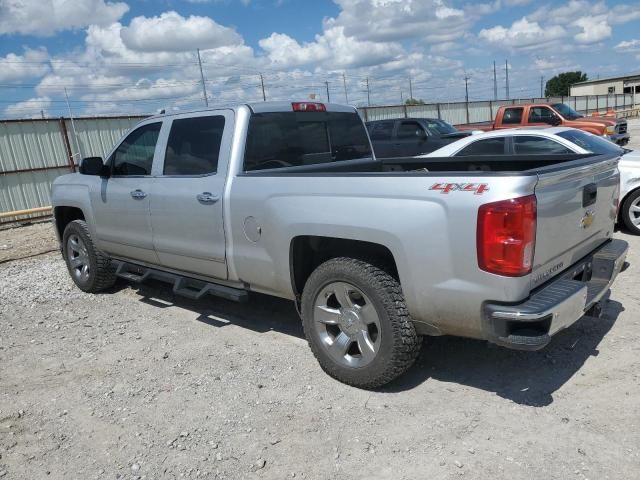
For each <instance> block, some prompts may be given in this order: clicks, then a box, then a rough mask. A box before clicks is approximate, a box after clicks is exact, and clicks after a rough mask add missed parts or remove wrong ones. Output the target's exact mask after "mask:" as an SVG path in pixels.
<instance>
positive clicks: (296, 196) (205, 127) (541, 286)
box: [52, 102, 627, 388]
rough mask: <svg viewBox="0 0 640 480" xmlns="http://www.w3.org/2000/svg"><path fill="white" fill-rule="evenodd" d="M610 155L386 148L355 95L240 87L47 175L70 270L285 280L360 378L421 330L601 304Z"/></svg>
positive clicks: (497, 327)
mask: <svg viewBox="0 0 640 480" xmlns="http://www.w3.org/2000/svg"><path fill="white" fill-rule="evenodd" d="M617 161H618V158H617V157H615V156H606V155H605V156H594V155H565V156H554V157H553V158H552V159H547V158H542V157H541V156H535V158H531V159H523V158H522V157H518V158H517V159H513V158H510V157H508V156H503V157H501V158H496V159H495V160H494V159H491V158H489V159H487V158H486V157H485V158H474V157H465V158H462V159H452V158H418V159H416V158H395V159H390V160H385V161H383V160H378V159H376V158H375V156H374V154H373V153H372V149H371V144H370V141H369V138H368V136H367V132H366V129H365V126H364V124H363V123H362V121H361V119H360V117H359V116H358V114H357V112H356V110H355V109H354V108H353V107H347V106H341V105H334V104H320V103H308V102H293V103H289V102H274V103H268V102H264V103H252V104H246V105H238V106H236V107H233V108H225V109H213V110H202V111H196V112H190V113H180V114H170V115H169V114H167V115H160V116H155V117H151V118H148V119H145V120H144V121H142V122H141V123H140V124H138V126H136V127H135V128H134V129H133V130H132V131H131V132H130V133H128V134H127V135H126V136H125V137H124V139H123V140H122V141H121V142H120V143H119V144H118V145H117V146H116V147H115V148H114V149H113V151H112V152H110V153H109V154H108V156H107V158H106V160H105V161H103V159H102V158H97V157H93V158H86V159H84V160H83V161H82V162H81V166H80V172H79V173H74V174H69V175H65V176H61V177H58V178H57V179H56V180H55V182H54V184H53V189H52V198H53V206H54V214H55V220H54V224H55V228H56V232H57V234H58V236H59V239H60V242H61V251H62V254H63V257H64V259H65V261H66V263H67V267H68V270H69V273H70V275H71V278H72V279H73V281H74V282H75V284H76V285H77V286H78V287H79V288H80V289H82V290H84V291H86V292H97V291H100V290H105V289H108V288H109V287H111V286H112V285H113V284H114V282H115V281H116V278H118V277H121V278H125V279H127V280H129V281H134V282H140V281H144V280H145V279H148V278H156V279H160V280H164V281H168V282H171V283H172V284H173V289H174V292H175V293H176V294H179V295H185V296H188V297H191V298H200V297H202V296H203V295H205V294H212V295H217V296H220V297H223V298H226V299H229V300H235V301H245V300H247V297H248V293H249V292H261V293H264V294H269V295H275V296H278V297H282V298H285V299H290V300H292V301H294V302H295V304H296V306H297V307H298V309H299V312H300V315H301V318H302V323H303V326H304V332H305V335H306V338H307V340H308V342H309V345H310V347H311V350H312V351H313V353H314V354H315V356H316V358H317V359H318V361H319V363H320V365H321V366H322V368H323V369H324V370H325V371H326V372H328V373H329V374H330V375H332V376H333V377H335V378H337V379H339V380H341V381H343V382H345V383H348V384H351V385H355V386H358V387H362V388H374V387H378V386H380V385H383V384H385V383H387V382H389V381H391V380H392V379H394V378H395V377H397V376H398V375H400V374H401V373H402V372H404V371H405V370H406V369H407V368H409V366H410V365H411V364H412V363H413V361H414V359H415V358H416V356H417V354H418V351H419V349H420V345H421V339H422V336H423V335H443V334H450V335H460V336H465V337H472V338H480V339H485V340H488V341H490V342H494V343H497V344H500V345H504V346H507V347H511V348H519V349H537V348H541V347H543V346H545V345H546V344H547V343H549V341H550V339H551V336H552V335H553V334H555V333H556V332H558V331H559V330H561V329H563V328H565V327H567V326H568V325H570V324H572V323H573V322H575V321H576V320H578V319H579V318H580V317H582V316H583V315H584V314H585V312H587V311H589V310H593V309H595V308H597V306H598V304H599V302H600V301H601V300H602V298H603V297H604V296H605V295H606V293H607V292H608V289H609V286H610V285H611V283H612V282H613V280H614V278H615V277H616V275H617V274H618V272H619V271H620V270H621V268H622V266H623V264H624V260H625V255H626V251H627V244H626V243H625V242H624V241H621V240H617V239H612V232H613V224H614V220H615V215H616V206H617V201H618V184H619V182H618V170H617V167H616V165H617ZM476 164H482V166H483V170H482V171H470V169H472V170H473V169H474V166H475V165H476Z"/></svg>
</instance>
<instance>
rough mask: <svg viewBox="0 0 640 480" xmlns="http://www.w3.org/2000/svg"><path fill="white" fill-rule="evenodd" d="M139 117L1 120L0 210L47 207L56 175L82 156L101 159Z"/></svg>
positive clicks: (69, 167)
mask: <svg viewBox="0 0 640 480" xmlns="http://www.w3.org/2000/svg"><path fill="white" fill-rule="evenodd" d="M140 118H143V117H96V118H79V119H74V121H73V124H72V122H71V120H70V119H68V118H59V119H43V120H40V119H34V120H6V121H0V212H13V211H16V210H24V209H31V208H37V207H45V206H48V205H51V199H50V196H49V192H50V189H51V182H53V180H54V179H55V178H56V177H57V176H58V175H62V174H64V173H68V172H73V171H75V169H76V167H77V165H78V161H79V160H80V159H81V158H83V157H89V156H104V155H105V154H106V153H107V152H108V151H109V150H111V148H112V147H113V145H115V143H116V142H117V141H118V139H119V138H120V137H121V136H122V135H123V134H124V133H125V132H126V131H127V130H129V129H130V128H131V126H132V125H134V124H135V123H137V122H138V121H140ZM74 127H75V128H74ZM74 131H75V134H76V135H74ZM40 215H41V214H40ZM37 216H38V214H33V215H31V217H37ZM21 218H29V216H28V215H27V216H23V217H21ZM15 219H16V218H15V217H9V218H4V219H2V223H4V222H8V221H12V220H15Z"/></svg>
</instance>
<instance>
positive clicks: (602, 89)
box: [570, 73, 640, 103]
mask: <svg viewBox="0 0 640 480" xmlns="http://www.w3.org/2000/svg"><path fill="white" fill-rule="evenodd" d="M614 93H631V94H635V95H640V73H635V74H630V75H624V76H619V77H607V78H598V79H595V80H587V81H586V82H580V83H574V84H573V85H572V86H571V91H570V95H572V96H573V95H575V96H583V95H607V94H614ZM636 99H640V96H636ZM638 101H640V100H636V103H637V102H638Z"/></svg>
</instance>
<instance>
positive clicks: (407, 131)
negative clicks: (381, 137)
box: [398, 122, 426, 140]
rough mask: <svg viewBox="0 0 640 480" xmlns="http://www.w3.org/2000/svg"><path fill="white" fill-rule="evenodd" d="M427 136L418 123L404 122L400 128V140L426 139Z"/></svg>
mask: <svg viewBox="0 0 640 480" xmlns="http://www.w3.org/2000/svg"><path fill="white" fill-rule="evenodd" d="M424 137H426V134H425V133H424V129H423V128H422V127H421V126H420V124H419V123H418V122H402V123H401V124H400V128H398V138H400V139H403V140H408V139H418V138H424Z"/></svg>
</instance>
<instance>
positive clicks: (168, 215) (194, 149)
mask: <svg viewBox="0 0 640 480" xmlns="http://www.w3.org/2000/svg"><path fill="white" fill-rule="evenodd" d="M167 121H168V122H170V125H169V133H168V136H167V137H166V140H165V143H164V144H162V145H159V149H161V150H162V153H163V154H162V156H161V158H160V161H159V162H158V165H157V166H156V165H154V183H153V195H152V196H151V205H150V209H151V227H152V229H153V245H154V247H155V250H156V253H157V255H158V258H159V261H160V264H161V265H163V266H165V267H167V268H171V269H176V270H180V271H186V272H192V273H196V274H199V275H205V276H208V277H214V278H222V279H225V278H227V264H226V244H225V232H224V227H223V217H222V211H223V210H222V206H223V193H224V185H225V180H226V176H227V167H228V163H227V162H228V158H229V154H230V150H231V137H232V132H233V125H234V113H233V111H232V110H218V111H212V112H205V113H199V114H185V115H178V116H175V117H172V118H171V119H170V120H167Z"/></svg>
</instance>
